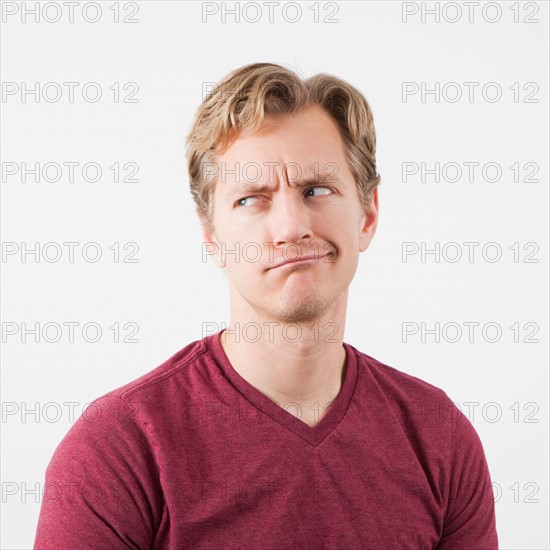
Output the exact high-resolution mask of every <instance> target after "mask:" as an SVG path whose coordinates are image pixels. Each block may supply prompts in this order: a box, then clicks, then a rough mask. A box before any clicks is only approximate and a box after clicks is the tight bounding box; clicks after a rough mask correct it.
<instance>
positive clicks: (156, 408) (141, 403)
mask: <svg viewBox="0 0 550 550" xmlns="http://www.w3.org/2000/svg"><path fill="white" fill-rule="evenodd" d="M205 353H206V347H205V345H204V340H197V341H194V342H191V343H190V344H188V345H186V346H185V347H184V348H182V349H180V350H179V351H178V352H176V353H175V354H174V355H172V356H171V357H169V358H168V359H167V360H166V361H164V362H163V363H162V364H161V365H159V366H157V367H156V368H154V369H152V370H151V371H149V372H147V373H146V374H144V375H142V376H140V377H138V378H136V379H134V380H132V381H130V382H128V383H126V384H124V385H122V386H120V387H118V388H115V389H113V390H110V391H109V392H107V393H105V394H103V395H100V396H98V397H96V398H95V399H93V400H92V401H91V402H90V403H89V404H88V405H87V407H86V408H85V409H84V411H83V412H82V414H81V416H80V417H79V418H78V419H77V420H76V422H75V423H74V424H73V426H72V427H71V429H70V430H69V431H68V433H67V434H66V436H65V437H64V439H63V441H62V444H61V445H60V447H59V448H58V453H57V454H59V452H60V451H61V450H62V449H67V448H73V449H74V448H76V447H81V446H86V447H90V446H93V447H95V448H101V447H104V446H105V445H107V444H109V445H110V446H122V445H126V446H128V445H130V444H131V445H132V446H133V447H134V448H135V447H136V445H137V446H139V447H141V448H143V447H144V446H149V444H150V442H149V441H148V440H149V439H150V433H149V429H148V428H149V427H150V426H151V423H152V422H154V421H155V422H156V421H157V419H158V420H162V417H163V416H167V415H173V413H174V412H175V411H174V405H175V404H176V405H178V404H179V403H180V402H181V405H182V406H185V404H186V402H187V401H188V400H186V392H187V393H188V394H189V393H190V391H191V388H190V387H191V386H192V385H193V384H192V377H193V376H196V374H193V372H194V370H197V369H194V368H195V367H196V366H197V365H198V364H200V362H201V357H202V356H203V355H204V354H205ZM190 380H191V382H190Z"/></svg>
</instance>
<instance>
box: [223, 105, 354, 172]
mask: <svg viewBox="0 0 550 550" xmlns="http://www.w3.org/2000/svg"><path fill="white" fill-rule="evenodd" d="M218 158H219V160H220V161H222V162H226V163H227V164H228V165H229V164H230V163H233V164H234V163H237V162H239V163H240V164H243V163H246V162H258V163H262V162H264V163H265V162H272V163H279V162H280V163H290V162H297V163H298V164H300V165H307V164H309V163H314V162H324V163H327V162H334V163H338V165H340V164H342V163H345V150H344V141H343V139H342V136H341V133H340V128H339V127H338V124H337V122H336V121H335V120H334V119H333V118H332V116H331V115H330V114H329V113H328V112H327V111H325V110H324V109H323V108H322V107H320V106H318V105H314V106H311V107H309V108H308V109H307V110H305V111H301V112H298V113H290V114H285V115H277V116H268V117H266V119H265V121H264V124H263V126H262V128H261V129H260V130H259V131H257V132H251V131H250V130H245V131H243V132H241V133H240V134H239V135H238V137H237V138H235V140H234V141H233V142H232V143H231V144H230V146H229V147H228V149H227V150H226V151H225V152H224V154H223V155H220V156H219V157H218Z"/></svg>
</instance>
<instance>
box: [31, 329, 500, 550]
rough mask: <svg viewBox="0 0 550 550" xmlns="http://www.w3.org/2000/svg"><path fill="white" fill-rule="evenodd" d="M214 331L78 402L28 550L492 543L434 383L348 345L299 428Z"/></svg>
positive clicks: (462, 432)
mask: <svg viewBox="0 0 550 550" xmlns="http://www.w3.org/2000/svg"><path fill="white" fill-rule="evenodd" d="M222 332H223V331H222ZM220 335H221V332H219V333H217V334H215V335H212V336H207V337H205V338H203V339H202V340H197V341H195V342H192V343H191V344H189V345H188V346H186V347H184V348H183V349H182V350H180V351H179V352H178V353H176V354H175V355H174V356H173V357H171V358H170V359H168V360H167V361H166V362H165V363H163V364H162V365H160V366H159V367H157V368H156V369H154V370H152V371H151V372H149V373H148V374H146V375H144V376H142V377H141V378H138V379H137V380H135V381H133V382H131V383H129V384H126V385H125V386H122V387H121V388H118V389H116V390H114V391H112V392H109V393H108V394H106V395H104V396H103V397H100V398H99V399H97V400H96V401H94V403H93V404H92V405H90V406H89V407H88V408H87V409H86V411H85V413H84V414H83V415H82V416H81V417H80V418H79V419H78V420H77V421H76V422H75V424H74V425H73V427H72V428H71V429H70V430H69V432H68V434H67V435H66V436H65V438H64V439H63V441H62V442H61V443H60V444H59V446H58V448H57V449H56V451H55V453H54V456H53V458H52V460H51V462H50V464H49V466H48V469H47V472H46V483H45V487H44V497H43V501H42V508H41V512H40V518H39V522H38V529H37V533H36V540H35V549H55V550H62V549H71V550H75V549H78V550H82V549H88V548H89V549H94V550H96V549H108V550H116V549H127V548H134V549H138V548H139V549H174V550H175V549H201V550H202V549H209V550H222V549H227V550H229V549H242V550H248V549H260V550H263V549H266V550H267V549H269V550H282V549H289V550H290V549H292V550H295V549H302V550H307V549H312V550H313V549H315V550H317V549H362V550H363V549H384V550H390V549H391V550H396V549H413V550H420V549H435V548H437V549H438V550H450V549H464V550H466V549H467V550H472V549H484V550H485V549H494V548H498V542H497V533H496V526H495V512H494V502H493V492H492V486H491V480H490V476H489V471H488V467H487V463H486V458H485V454H484V451H483V447H482V444H481V442H480V439H479V437H478V435H477V433H476V431H475V429H474V428H473V426H472V425H471V423H470V422H469V420H468V419H467V418H466V417H465V416H464V414H462V412H460V410H459V409H458V408H457V407H456V406H455V405H454V404H453V402H452V401H451V400H450V398H449V397H448V396H447V395H446V393H445V392H443V391H442V390H440V389H438V388H436V387H434V386H432V385H430V384H428V383H426V382H424V381H422V380H419V379H418V378H416V377H413V376H410V375H407V374H405V373H403V372H400V371H398V370H396V369H394V368H392V367H389V366H387V365H384V364H382V363H380V362H379V361H377V360H376V359H374V358H372V357H370V356H368V355H366V354H364V353H362V352H360V351H358V350H357V349H356V348H354V347H353V346H351V345H349V344H346V343H344V348H345V350H346V364H347V370H346V374H345V379H344V382H343V385H342V388H341V390H340V392H339V394H338V395H337V397H336V398H335V400H334V401H333V403H332V406H330V407H329V408H328V411H327V413H326V414H325V416H323V417H322V418H321V420H320V422H318V423H317V424H316V425H315V426H313V427H310V426H308V425H307V424H306V423H305V422H303V421H302V420H300V419H298V418H296V416H294V415H293V414H291V413H290V412H289V410H290V409H289V410H285V409H284V408H283V406H282V405H279V404H276V403H274V402H272V401H271V400H269V399H268V398H267V397H265V396H264V395H263V394H262V393H261V392H260V391H259V390H257V389H256V388H255V387H254V386H252V385H251V384H249V383H248V382H247V381H246V380H245V379H244V378H242V377H241V376H240V375H239V374H238V373H237V372H236V371H235V370H234V369H233V367H232V366H231V364H230V363H229V360H228V359H227V356H226V355H225V352H224V350H223V348H222V346H221V344H220ZM323 406H324V405H323V404H320V407H323Z"/></svg>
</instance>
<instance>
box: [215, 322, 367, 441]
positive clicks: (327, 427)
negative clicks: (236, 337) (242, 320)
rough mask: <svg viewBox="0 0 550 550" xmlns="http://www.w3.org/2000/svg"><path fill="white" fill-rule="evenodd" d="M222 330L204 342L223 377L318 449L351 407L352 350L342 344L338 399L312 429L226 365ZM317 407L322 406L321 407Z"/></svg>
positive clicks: (354, 375)
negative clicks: (342, 373)
mask: <svg viewBox="0 0 550 550" xmlns="http://www.w3.org/2000/svg"><path fill="white" fill-rule="evenodd" d="M224 330H225V329H223V330H221V331H220V332H217V333H216V334H213V335H211V336H207V337H206V338H205V339H204V341H205V344H206V347H207V349H208V351H209V352H210V355H211V356H212V357H213V358H214V360H215V361H216V363H217V364H218V365H219V366H220V367H221V368H222V370H223V373H224V374H225V376H226V377H227V378H228V379H229V381H230V382H231V383H232V384H233V386H234V387H235V388H236V389H237V390H238V391H239V392H240V393H241V394H242V395H243V396H244V397H245V398H246V399H247V400H248V401H250V402H251V403H252V404H253V405H254V406H255V407H257V408H258V409H259V410H260V411H262V412H263V413H265V414H266V415H268V416H269V417H270V418H271V419H272V420H273V421H275V422H278V423H279V424H280V425H281V426H283V427H285V428H287V429H288V430H290V431H291V432H294V433H295V434H296V435H298V436H300V437H301V438H303V439H305V440H306V441H307V442H309V443H310V444H311V445H313V446H317V445H319V444H320V443H321V442H322V441H323V440H324V439H325V438H326V437H327V435H328V434H329V433H330V432H331V431H332V430H334V428H336V426H338V424H339V423H340V421H341V420H342V418H343V417H344V415H345V413H346V410H347V408H348V406H349V404H350V401H351V398H352V396H353V390H354V389H355V383H356V380H357V358H356V355H355V352H354V348H353V346H350V345H349V344H346V343H345V342H343V346H344V349H345V351H346V374H345V377H344V382H343V384H342V387H341V388H340V391H339V392H338V395H337V396H336V398H335V399H334V401H333V402H332V405H331V406H330V407H329V409H328V411H327V412H326V413H325V415H324V416H323V417H322V418H321V420H320V421H319V422H317V424H315V426H313V427H311V426H309V425H308V424H306V423H305V422H304V421H303V420H300V419H299V418H297V417H296V416H294V415H293V414H291V413H289V412H288V411H286V410H285V409H284V408H283V407H281V406H279V405H278V404H277V403H275V402H274V401H271V399H269V398H268V397H267V396H265V395H264V394H263V393H262V392H260V390H258V389H257V388H256V387H254V386H253V385H252V384H250V383H249V382H248V381H247V380H245V379H244V378H243V377H242V376H241V375H240V374H239V373H238V372H237V371H236V370H235V369H234V368H233V365H231V363H230V362H229V359H228V357H227V355H226V354H225V351H224V349H223V347H222V344H221V341H220V339H221V334H222V332H224ZM320 406H323V405H321V404H320Z"/></svg>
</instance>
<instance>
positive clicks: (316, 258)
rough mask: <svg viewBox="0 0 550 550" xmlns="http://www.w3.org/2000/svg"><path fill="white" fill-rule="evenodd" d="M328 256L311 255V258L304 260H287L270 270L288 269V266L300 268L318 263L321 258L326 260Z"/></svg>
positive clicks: (307, 257)
mask: <svg viewBox="0 0 550 550" xmlns="http://www.w3.org/2000/svg"><path fill="white" fill-rule="evenodd" d="M325 256H327V254H323V256H318V255H311V256H304V257H303V258H295V259H292V260H286V261H284V262H281V263H280V264H277V265H274V266H273V267H270V268H269V269H277V268H279V267H286V266H298V265H307V264H312V263H316V262H318V261H319V260H320V259H321V258H324V257H325Z"/></svg>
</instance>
